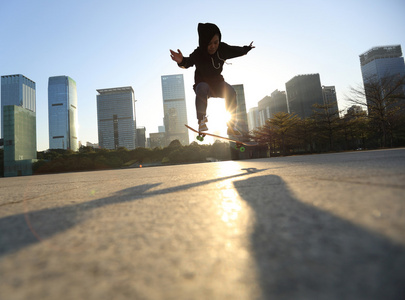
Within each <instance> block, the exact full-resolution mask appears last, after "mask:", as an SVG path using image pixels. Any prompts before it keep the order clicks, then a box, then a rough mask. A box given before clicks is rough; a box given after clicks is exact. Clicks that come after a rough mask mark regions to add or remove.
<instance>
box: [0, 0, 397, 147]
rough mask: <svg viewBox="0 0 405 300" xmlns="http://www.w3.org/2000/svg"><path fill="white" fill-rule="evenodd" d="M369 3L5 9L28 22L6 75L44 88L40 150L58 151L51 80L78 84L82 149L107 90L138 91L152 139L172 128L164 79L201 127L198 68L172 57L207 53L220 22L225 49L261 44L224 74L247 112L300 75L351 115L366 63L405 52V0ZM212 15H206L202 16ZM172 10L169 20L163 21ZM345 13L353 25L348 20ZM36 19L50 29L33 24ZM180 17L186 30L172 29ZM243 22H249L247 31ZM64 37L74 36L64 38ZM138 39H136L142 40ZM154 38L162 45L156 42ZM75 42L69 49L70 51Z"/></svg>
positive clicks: (13, 36) (6, 62)
mask: <svg viewBox="0 0 405 300" xmlns="http://www.w3.org/2000/svg"><path fill="white" fill-rule="evenodd" d="M365 3H366V2H364V3H363V1H360V2H359V3H350V4H349V3H346V2H336V3H334V4H333V5H331V4H330V3H317V4H316V5H315V4H303V3H300V2H299V1H297V2H295V3H294V4H293V5H292V6H290V5H287V4H270V3H261V2H255V1H254V2H252V3H249V5H246V4H245V3H243V2H239V1H235V2H234V3H233V6H232V9H233V10H234V13H233V19H232V18H229V17H227V16H226V15H222V16H221V17H220V16H218V17H215V16H214V17H212V16H211V17H208V18H207V19H205V20H198V19H196V18H193V17H191V18H190V17H187V18H183V17H180V12H176V11H175V10H172V8H171V7H169V6H168V5H167V4H161V5H160V6H159V7H158V8H154V7H152V6H153V5H152V6H151V4H142V5H136V4H134V3H130V2H128V3H127V6H128V7H127V9H126V10H125V12H124V11H122V10H121V9H120V8H119V6H117V5H115V6H114V5H110V4H107V3H104V5H103V4H100V5H99V6H97V7H93V6H91V5H90V4H83V5H82V8H81V11H80V12H77V11H75V10H74V9H73V7H74V6H75V5H72V8H67V9H66V10H65V11H64V12H59V10H58V7H59V6H58V4H56V3H50V4H49V5H47V6H46V7H45V8H44V9H43V10H39V9H38V8H37V7H35V5H34V4H32V3H30V2H29V1H16V2H13V3H7V4H5V6H4V9H3V10H2V12H0V16H1V20H2V22H5V23H8V22H9V20H10V18H15V16H16V15H17V11H18V12H19V15H21V17H25V19H24V22H26V23H24V22H23V23H21V24H20V25H19V26H17V27H16V28H10V29H9V30H7V31H6V32H4V35H3V36H4V37H5V40H6V41H9V43H10V45H13V46H12V47H8V48H6V49H3V50H2V51H3V52H2V56H1V58H0V60H1V66H2V68H1V75H2V76H5V75H9V74H22V75H24V76H26V77H27V78H30V79H31V80H33V81H34V82H35V83H36V85H37V89H36V93H37V94H36V96H37V147H38V149H37V150H38V151H43V150H47V149H49V143H48V133H49V124H48V121H47V120H48V111H47V109H46V108H45V107H47V105H48V99H47V96H46V94H47V93H46V91H47V88H48V87H47V84H46V83H45V82H47V81H48V78H49V77H52V76H60V75H65V76H69V77H71V78H74V80H75V81H76V82H77V97H78V117H79V126H80V127H79V134H78V139H79V140H80V141H81V142H82V144H85V143H86V142H91V143H98V138H97V121H96V119H97V113H96V90H97V89H100V88H108V87H119V86H131V87H132V88H133V89H134V91H135V99H136V100H137V102H136V108H137V111H138V112H137V116H136V117H137V124H138V127H145V128H146V134H147V136H149V134H150V133H153V132H158V126H161V125H163V105H162V101H163V100H162V94H161V88H160V76H162V75H163V74H183V76H184V85H185V93H186V103H187V117H188V122H189V124H191V125H193V124H196V120H195V117H194V105H193V103H194V92H193V90H192V85H193V83H194V82H193V81H194V80H193V77H194V68H191V69H189V70H182V69H180V68H178V66H177V65H176V63H175V62H173V61H172V60H171V59H170V56H169V49H180V50H181V51H182V52H183V54H184V55H185V56H187V55H188V54H189V53H191V52H192V51H193V50H194V49H195V48H196V47H197V45H198V35H197V24H198V23H199V22H212V23H215V24H217V25H218V26H219V28H220V29H221V32H222V39H223V41H224V42H226V43H228V44H230V45H240V46H242V45H248V44H249V43H250V42H251V41H254V45H255V46H256V48H255V49H253V50H252V51H251V52H250V53H249V54H248V55H246V56H244V57H241V58H238V59H235V60H229V62H228V61H227V63H229V65H226V66H225V67H224V71H223V75H224V77H225V80H226V81H227V82H228V83H229V84H231V85H237V84H243V85H244V91H245V98H246V109H247V111H249V109H250V108H252V107H255V106H257V103H258V102H259V101H260V100H261V99H263V98H264V97H265V96H267V95H270V94H271V93H272V92H273V91H275V90H280V91H284V90H285V83H286V82H287V81H288V80H290V79H291V78H293V77H294V76H296V75H299V74H314V73H317V74H320V76H321V82H322V84H324V85H326V86H335V87H336V93H337V100H338V103H339V108H347V107H349V106H350V104H348V103H347V101H346V96H347V95H348V92H349V89H350V87H356V86H357V85H359V84H361V83H362V77H361V69H360V60H359V56H360V55H361V54H363V53H365V52H367V51H369V50H371V49H373V48H374V47H378V46H383V45H404V44H405V40H404V37H403V35H401V32H400V28H404V27H405V23H404V20H403V18H401V16H400V11H401V9H400V8H403V4H402V3H401V2H399V1H388V2H384V3H372V4H370V3H367V4H365ZM208 4H209V3H208ZM208 4H207V9H208V7H209V5H208ZM190 5H191V4H190ZM216 5H217V6H218V7H220V8H221V9H223V10H224V11H226V9H227V8H228V6H227V5H226V4H219V3H217V4H216ZM205 10H206V8H204V7H202V8H201V11H202V12H203V11H205ZM275 10H277V11H278V12H280V13H279V14H278V15H273V17H272V18H268V12H271V11H275ZM382 10H385V11H389V12H390V13H389V15H390V16H391V17H390V19H387V20H386V21H385V22H382V23H381V24H377V23H376V24H369V26H368V27H361V28H359V26H357V25H356V24H359V23H360V22H362V21H363V22H366V20H368V19H369V18H370V17H371V16H375V17H377V16H379V14H380V12H381V11H382ZM90 12H92V13H90ZM118 12H120V13H124V14H133V13H135V15H136V16H137V17H135V18H124V17H122V16H121V17H120V18H119V19H118V18H116V17H115V15H117V16H118ZM162 12H165V13H164V14H162V15H159V13H162ZM207 12H208V10H207ZM139 13H141V14H139ZM142 13H143V14H142ZM176 15H178V16H179V18H176ZM208 15H209V14H208ZM249 15H250V16H253V19H252V18H251V17H249ZM291 15H293V16H294V21H293V22H289V23H288V22H287V23H288V24H287V23H286V22H283V24H284V25H283V26H284V27H283V28H280V27H279V25H278V24H281V22H282V21H285V20H290V21H291V18H290V16H291ZM343 15H344V16H346V17H347V18H345V20H346V21H345V22H340V20H342V18H341V17H342V16H343ZM385 15H387V14H385ZM33 16H34V17H35V19H37V18H39V19H41V20H43V21H42V22H39V23H35V22H30V20H32V18H33ZM158 16H159V17H158ZM71 17H75V18H76V20H77V22H76V23H74V24H73V23H72V26H70V27H69V26H66V25H63V26H60V27H53V26H48V25H49V24H51V23H52V22H53V21H55V22H59V21H63V20H67V18H69V19H70V18H71ZM110 18H112V19H110ZM174 19H176V22H173V21H172V20H174ZM241 19H245V22H243V23H241V22H240V21H239V20H241ZM103 20H115V23H111V22H110V21H107V22H104V23H103ZM100 21H101V22H100ZM113 22H114V21H113ZM163 22H164V23H163ZM64 23H65V24H69V22H64ZM26 24H30V26H31V29H32V30H33V31H34V32H37V33H38V35H37V36H35V37H34V36H33V35H31V34H29V33H28V32H26V31H24V30H22V28H24V27H22V26H25V25H26ZM113 24H114V25H113ZM140 24H145V26H140ZM161 24H167V25H166V26H160V25H161ZM110 25H111V26H110ZM3 27H4V26H3ZM267 28H268V29H267ZM59 31H63V32H65V35H63V36H62V35H57V33H58V32H59ZM117 33H118V34H117ZM174 33H176V34H174ZM128 36H130V37H133V38H132V39H133V40H134V42H132V41H130V40H129V39H128V38H127V37H128ZM152 36H155V37H158V38H157V39H155V40H154V41H152V38H151V37H152ZM359 37H361V38H359ZM66 38H68V39H69V41H70V42H69V43H65V39H66ZM26 43H30V45H31V47H30V49H29V50H27V48H26V47H24V46H23V45H25V44H26ZM98 45H100V47H99V46H98ZM139 46H140V47H139ZM22 49H25V50H24V51H22ZM44 49H47V51H43V50H44ZM213 102H215V105H218V107H221V106H224V103H223V101H221V100H219V101H217V100H215V99H212V100H210V102H209V107H210V104H211V103H213ZM213 105H214V104H213Z"/></svg>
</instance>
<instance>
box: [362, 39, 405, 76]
mask: <svg viewBox="0 0 405 300" xmlns="http://www.w3.org/2000/svg"><path fill="white" fill-rule="evenodd" d="M360 65H361V73H362V75H363V81H364V82H367V80H370V79H372V78H373V77H377V78H378V79H382V78H384V77H386V76H391V75H396V74H398V75H400V76H405V64H404V58H403V57H402V49H401V45H394V46H383V47H374V48H372V49H370V50H368V51H366V52H364V53H363V54H361V55H360Z"/></svg>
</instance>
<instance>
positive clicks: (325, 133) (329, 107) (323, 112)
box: [312, 101, 341, 150]
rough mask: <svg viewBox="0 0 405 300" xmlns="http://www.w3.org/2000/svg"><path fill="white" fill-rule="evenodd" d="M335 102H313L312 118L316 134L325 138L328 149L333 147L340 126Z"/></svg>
mask: <svg viewBox="0 0 405 300" xmlns="http://www.w3.org/2000/svg"><path fill="white" fill-rule="evenodd" d="M337 107H338V106H337V102H336V101H335V102H330V103H324V104H318V103H317V104H314V105H313V108H314V109H313V114H312V118H313V120H314V122H315V125H316V129H317V133H318V134H319V135H318V136H319V137H320V138H321V139H326V140H327V141H328V144H329V150H333V149H334V148H335V139H336V137H337V135H338V132H339V131H340V128H341V123H340V117H339V110H338V109H337Z"/></svg>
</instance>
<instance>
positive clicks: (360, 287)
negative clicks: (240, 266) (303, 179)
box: [234, 175, 405, 299]
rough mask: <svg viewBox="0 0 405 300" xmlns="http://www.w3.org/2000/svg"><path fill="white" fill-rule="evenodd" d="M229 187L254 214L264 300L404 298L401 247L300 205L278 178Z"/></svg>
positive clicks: (253, 240)
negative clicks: (232, 188) (234, 190)
mask: <svg viewBox="0 0 405 300" xmlns="http://www.w3.org/2000/svg"><path fill="white" fill-rule="evenodd" d="M234 186H235V188H236V189H237V191H238V193H239V195H240V196H241V197H242V198H243V199H244V201H246V202H247V203H248V204H249V205H250V207H251V208H252V209H253V211H254V214H255V226H254V231H253V233H252V235H251V247H252V251H253V255H254V258H255V261H256V263H257V270H258V273H259V277H260V284H261V288H262V293H263V298H264V299H404V296H405V285H404V282H405V268H404V266H405V249H404V247H403V246H401V245H398V244H394V243H393V242H392V241H390V240H388V239H386V238H384V237H382V236H380V235H378V234H376V233H373V232H371V231H368V230H366V229H363V228H361V227H359V226H357V225H355V224H353V223H350V222H348V221H345V220H343V219H340V218H338V217H336V216H333V215H332V214H330V213H328V212H326V211H322V210H320V209H318V208H316V207H314V206H310V205H307V204H304V203H302V202H300V201H299V200H298V199H295V198H294V196H293V195H292V193H291V192H290V190H289V188H288V186H287V185H286V184H285V183H284V181H283V180H282V179H281V178H280V177H278V176H275V175H269V176H256V177H249V178H247V179H246V180H240V181H234Z"/></svg>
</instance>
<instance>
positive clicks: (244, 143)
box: [184, 124, 257, 152]
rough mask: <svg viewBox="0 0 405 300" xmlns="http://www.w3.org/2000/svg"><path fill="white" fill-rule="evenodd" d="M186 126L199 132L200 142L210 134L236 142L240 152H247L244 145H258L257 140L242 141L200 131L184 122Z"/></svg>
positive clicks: (198, 138)
mask: <svg viewBox="0 0 405 300" xmlns="http://www.w3.org/2000/svg"><path fill="white" fill-rule="evenodd" d="M184 126H186V127H187V128H188V129H190V130H191V131H194V132H195V133H198V136H197V140H198V141H200V142H202V141H203V140H204V137H205V136H206V135H208V136H212V137H216V138H219V139H223V140H226V141H230V142H234V143H235V145H236V146H235V148H236V149H238V150H239V151H240V152H245V150H246V148H245V147H244V146H256V145H257V143H255V142H242V141H238V140H236V139H231V138H228V137H224V136H220V135H216V134H212V133H209V132H205V131H198V130H196V129H194V128H192V127H190V126H188V125H187V124H184Z"/></svg>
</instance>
